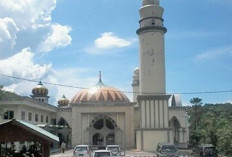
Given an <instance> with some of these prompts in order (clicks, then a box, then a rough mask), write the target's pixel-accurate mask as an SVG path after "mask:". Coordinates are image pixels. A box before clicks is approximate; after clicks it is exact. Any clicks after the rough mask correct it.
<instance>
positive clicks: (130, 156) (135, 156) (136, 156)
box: [51, 149, 190, 157]
mask: <svg viewBox="0 0 232 157" xmlns="http://www.w3.org/2000/svg"><path fill="white" fill-rule="evenodd" d="M72 155H73V149H71V150H68V151H66V152H65V153H64V154H63V153H57V154H52V155H51V157H72ZM125 157H156V154H155V153H149V152H138V151H135V150H131V151H126V155H125ZM180 157H190V155H187V153H183V152H181V155H180Z"/></svg>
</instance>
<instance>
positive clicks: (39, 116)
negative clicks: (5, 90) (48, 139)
mask: <svg viewBox="0 0 232 157" xmlns="http://www.w3.org/2000/svg"><path fill="white" fill-rule="evenodd" d="M163 11H164V9H163V8H162V7H161V6H160V4H159V0H143V2H142V7H141V8H140V10H139V12H140V17H141V19H140V21H139V24H140V27H139V29H138V30H137V34H138V36H139V46H140V50H139V56H140V57H139V61H140V63H139V67H138V68H135V70H134V75H133V81H132V88H133V93H134V94H133V101H132V102H131V101H130V100H129V99H128V98H127V96H126V95H125V94H124V93H123V92H122V91H120V90H118V89H117V88H114V87H110V86H107V85H105V84H104V83H103V81H102V79H101V75H100V76H99V81H98V83H97V84H96V85H95V86H93V87H90V88H88V89H83V90H81V91H78V92H77V94H76V95H74V96H73V98H72V99H71V100H70V101H69V100H68V99H67V98H66V97H65V96H63V97H62V98H61V99H60V100H59V101H58V106H53V105H50V104H49V103H48V102H49V96H48V89H47V88H46V87H45V86H44V85H43V84H42V83H41V82H40V83H39V84H38V85H37V86H36V87H35V88H33V89H32V95H31V98H29V97H20V96H18V97H17V98H15V99H13V100H12V99H7V98H5V99H0V107H1V108H2V109H3V110H4V113H5V114H4V115H7V116H3V119H1V121H4V119H10V118H16V119H19V120H24V121H27V122H30V123H33V124H36V125H38V126H40V127H42V128H44V129H46V130H48V131H50V132H52V133H54V134H56V135H58V136H59V138H60V140H61V141H65V142H66V143H67V144H68V145H69V146H70V147H74V146H75V145H78V144H89V145H91V146H102V145H109V144H118V145H120V146H121V147H124V148H125V149H131V148H136V149H138V150H143V151H154V148H155V147H156V145H157V143H158V142H169V143H174V144H177V145H178V146H181V145H182V146H186V145H187V142H188V140H189V130H188V122H187V116H186V111H185V107H182V105H181V101H179V100H178V97H176V96H175V95H168V94H166V84H165V81H166V78H165V46H164V41H165V40H164V35H165V33H166V32H167V29H166V28H165V27H164V25H163V21H164V20H163V18H162V16H163Z"/></svg>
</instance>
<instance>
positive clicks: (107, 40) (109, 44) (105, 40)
mask: <svg viewBox="0 0 232 157" xmlns="http://www.w3.org/2000/svg"><path fill="white" fill-rule="evenodd" d="M94 44H95V46H96V47H97V48H100V49H111V48H118V47H119V48H120V47H127V46H130V45H131V42H130V41H128V40H126V39H122V38H119V37H117V36H115V35H114V33H113V32H105V33H103V34H101V37H100V38H98V39H96V40H95V41H94Z"/></svg>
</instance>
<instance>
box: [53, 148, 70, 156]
mask: <svg viewBox="0 0 232 157" xmlns="http://www.w3.org/2000/svg"><path fill="white" fill-rule="evenodd" d="M72 156H73V149H70V150H67V151H65V152H64V154H63V153H60V152H59V153H55V154H51V157H72Z"/></svg>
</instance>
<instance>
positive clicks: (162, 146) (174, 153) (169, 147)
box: [156, 143, 179, 157]
mask: <svg viewBox="0 0 232 157" xmlns="http://www.w3.org/2000/svg"><path fill="white" fill-rule="evenodd" d="M156 152H157V157H179V153H178V150H177V148H176V147H175V145H173V144H170V143H158V145H157V148H156Z"/></svg>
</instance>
